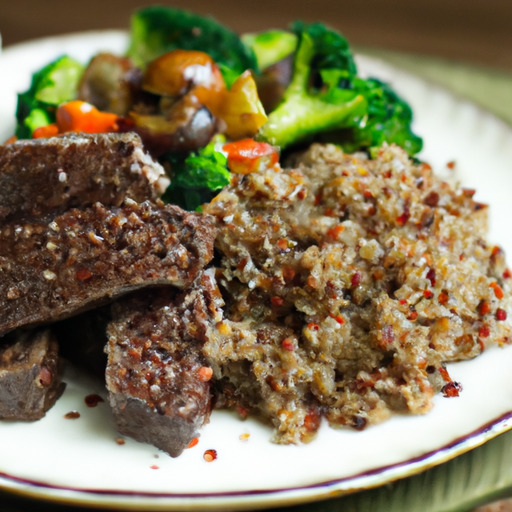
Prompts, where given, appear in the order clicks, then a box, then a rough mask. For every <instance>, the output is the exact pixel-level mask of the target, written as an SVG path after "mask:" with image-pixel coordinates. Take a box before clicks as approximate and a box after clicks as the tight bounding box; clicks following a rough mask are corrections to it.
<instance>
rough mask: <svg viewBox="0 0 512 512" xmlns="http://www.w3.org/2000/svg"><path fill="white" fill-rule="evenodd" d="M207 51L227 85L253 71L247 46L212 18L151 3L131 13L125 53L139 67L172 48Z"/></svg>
mask: <svg viewBox="0 0 512 512" xmlns="http://www.w3.org/2000/svg"><path fill="white" fill-rule="evenodd" d="M176 49H181V50H198V51H202V52H205V53H208V54H209V55H210V57H212V59H213V60H214V61H215V62H216V64H217V65H218V66H219V68H220V70H221V72H222V74H223V76H224V79H225V80H226V82H227V83H228V84H231V83H232V82H233V80H234V79H235V78H236V77H237V76H239V75H241V74H242V73H243V72H244V71H245V70H246V69H253V70H256V68H257V63H256V58H255V56H254V53H253V51H252V49H251V48H250V47H248V46H247V45H246V44H244V43H243V42H242V40H241V39H240V37H239V36H238V35H237V34H236V33H235V32H233V31H232V30H230V29H229V28H227V27H225V26H223V25H221V24H219V23H218V22H217V21H215V20H214V19H212V18H207V17H204V16H200V15H198V14H194V13H191V12H189V11H186V10H183V9H175V8H172V7H168V6H162V5H154V6H150V7H145V8H142V9H139V10H138V11H136V12H135V14H134V15H133V16H132V20H131V32H130V45H129V48H128V56H129V57H130V58H131V59H132V60H133V61H134V62H135V64H137V65H138V66H140V67H145V65H146V64H148V62H150V61H152V60H154V59H156V58H157V57H159V56H160V55H162V54H164V53H166V52H170V51H171V50H176Z"/></svg>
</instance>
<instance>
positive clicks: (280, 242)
mask: <svg viewBox="0 0 512 512" xmlns="http://www.w3.org/2000/svg"><path fill="white" fill-rule="evenodd" d="M276 245H277V247H279V249H281V251H286V250H288V249H289V247H288V240H286V238H280V239H279V240H278V241H277V243H276Z"/></svg>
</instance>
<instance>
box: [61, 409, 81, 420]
mask: <svg viewBox="0 0 512 512" xmlns="http://www.w3.org/2000/svg"><path fill="white" fill-rule="evenodd" d="M64 418H65V419H67V420H76V419H78V418H80V413H79V412H78V411H69V412H67V413H66V414H64Z"/></svg>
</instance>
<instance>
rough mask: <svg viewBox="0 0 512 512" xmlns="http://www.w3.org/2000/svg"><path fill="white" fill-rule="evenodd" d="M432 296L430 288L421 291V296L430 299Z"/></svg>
mask: <svg viewBox="0 0 512 512" xmlns="http://www.w3.org/2000/svg"><path fill="white" fill-rule="evenodd" d="M433 296H434V294H433V293H432V292H431V291H430V290H425V291H424V292H423V297H425V298H426V299H431V298H432V297H433Z"/></svg>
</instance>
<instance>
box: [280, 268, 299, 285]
mask: <svg viewBox="0 0 512 512" xmlns="http://www.w3.org/2000/svg"><path fill="white" fill-rule="evenodd" d="M281 272H282V274H283V278H284V280H285V281H286V282H287V283H289V282H290V281H292V280H293V278H294V277H295V274H296V272H295V270H294V269H293V268H292V267H283V269H282V271H281Z"/></svg>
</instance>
